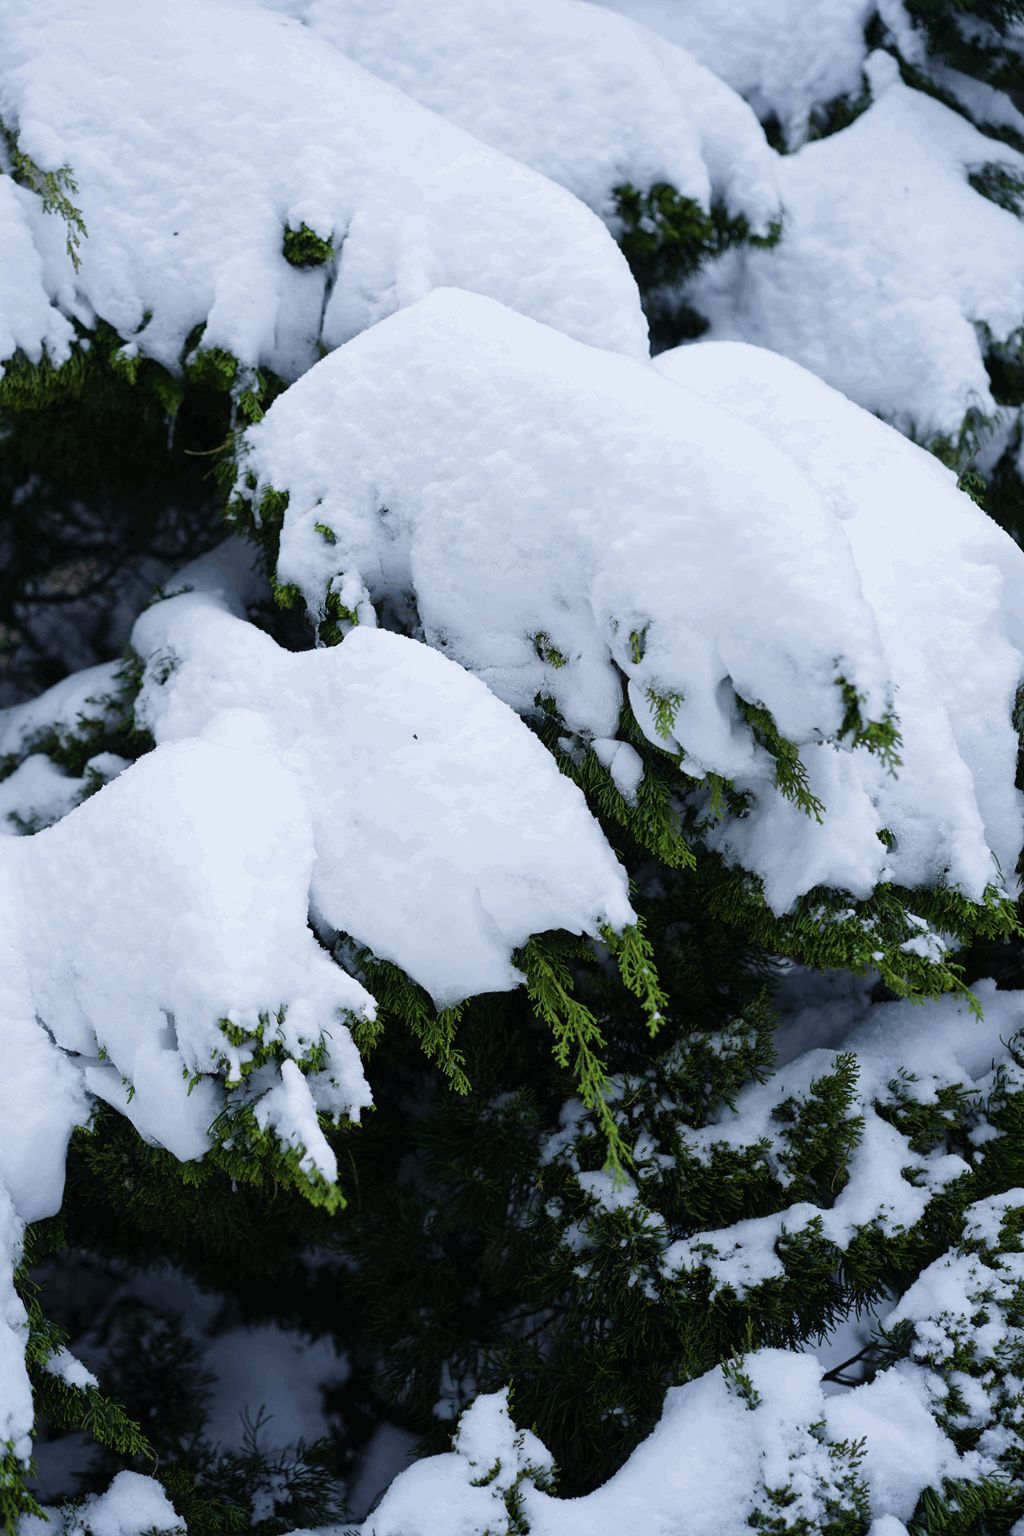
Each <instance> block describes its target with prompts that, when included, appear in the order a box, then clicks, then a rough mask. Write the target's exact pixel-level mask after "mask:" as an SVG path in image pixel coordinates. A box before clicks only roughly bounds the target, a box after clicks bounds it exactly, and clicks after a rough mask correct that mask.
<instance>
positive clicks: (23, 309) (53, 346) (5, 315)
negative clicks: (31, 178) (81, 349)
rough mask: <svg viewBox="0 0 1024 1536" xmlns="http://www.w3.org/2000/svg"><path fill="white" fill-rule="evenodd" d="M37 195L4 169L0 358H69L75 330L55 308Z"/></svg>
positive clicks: (1, 181) (0, 208)
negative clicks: (35, 232)
mask: <svg viewBox="0 0 1024 1536" xmlns="http://www.w3.org/2000/svg"><path fill="white" fill-rule="evenodd" d="M34 201H35V199H34V197H33V194H32V193H30V192H27V191H26V190H25V189H24V188H23V187H19V186H16V185H15V184H14V182H13V181H12V180H11V178H10V177H9V176H4V175H2V174H0V363H2V362H3V361H4V360H5V359H6V358H9V357H10V356H11V355H12V354H13V353H14V352H16V351H18V350H19V349H20V350H21V351H22V352H24V353H25V355H26V357H27V358H28V359H29V361H30V362H33V363H38V362H39V361H40V359H41V358H42V356H43V353H44V351H45V352H46V353H47V355H48V356H49V357H50V358H52V360H53V361H54V362H56V363H62V362H64V361H65V360H66V358H67V357H68V354H69V352H70V348H71V342H72V340H73V338H74V329H73V327H72V325H71V322H70V320H69V319H68V318H67V316H65V315H62V314H61V313H60V312H59V311H58V310H56V309H54V307H53V306H52V304H51V303H50V298H49V295H48V293H47V290H46V287H45V285H44V281H43V261H42V257H41V255H40V253H39V251H38V250H37V249H36V246H35V244H34V242H33V238H32V216H33V214H34V212H35V209H34V207H33V204H34Z"/></svg>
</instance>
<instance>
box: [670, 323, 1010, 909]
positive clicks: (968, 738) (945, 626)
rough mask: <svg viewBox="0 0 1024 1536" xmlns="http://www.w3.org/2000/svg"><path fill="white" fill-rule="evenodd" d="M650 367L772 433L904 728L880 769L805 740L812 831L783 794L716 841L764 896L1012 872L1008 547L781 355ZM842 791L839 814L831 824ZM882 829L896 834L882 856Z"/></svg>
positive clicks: (757, 353) (709, 345) (881, 429)
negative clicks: (804, 490)
mask: <svg viewBox="0 0 1024 1536" xmlns="http://www.w3.org/2000/svg"><path fill="white" fill-rule="evenodd" d="M657 367H658V368H659V369H660V370H661V372H663V373H664V374H665V375H667V376H668V377H669V378H671V379H673V380H674V381H675V382H677V383H679V384H681V385H684V386H685V387H686V389H687V390H688V391H692V392H693V393H694V394H697V395H699V396H700V397H701V399H702V400H704V401H706V402H707V403H709V404H711V405H714V406H717V407H720V408H723V409H725V410H727V411H729V412H730V413H731V414H732V415H734V416H735V417H736V418H738V419H739V420H741V421H742V422H743V423H744V424H745V425H747V426H753V427H756V428H757V429H758V430H759V431H761V432H763V433H764V434H765V435H766V436H768V437H771V439H772V441H773V442H774V443H776V444H777V445H778V447H779V448H781V449H782V450H784V451H785V452H786V453H787V454H788V455H789V456H790V457H791V458H792V459H793V460H794V461H795V463H796V464H797V465H798V466H799V468H800V469H801V470H802V471H803V472H804V473H805V474H806V475H807V476H808V478H809V479H810V480H811V481H812V482H813V483H814V484H815V485H816V486H817V487H818V490H819V494H821V495H822V497H823V498H824V499H825V500H826V502H827V504H828V505H829V507H830V508H831V511H832V513H833V515H834V517H835V518H836V519H837V521H838V522H839V524H840V526H841V528H842V530H843V533H844V535H845V537H846V539H847V541H848V543H849V547H850V549H851V552H852V555H853V559H854V563H855V566H856V569H857V574H858V578H859V584H860V587H861V590H862V592H863V594H864V596H865V598H866V600H867V602H868V603H869V604H870V607H871V610H872V612H873V614H874V616H875V621H876V623H877V625H878V630H879V635H880V639H881V643H882V646H883V648H884V653H885V655H886V658H887V670H888V674H889V676H890V677H891V678H892V679H893V681H894V685H895V702H896V711H897V714H898V717H899V725H900V732H901V735H902V738H903V744H902V747H901V749H900V756H901V759H902V763H901V766H900V768H899V770H898V773H897V774H896V776H895V777H892V776H890V775H888V774H885V773H879V772H877V771H876V767H875V765H874V764H873V763H871V762H870V761H868V760H866V759H865V755H864V754H859V758H860V761H859V762H858V761H857V756H858V755H855V756H854V759H853V761H852V762H851V761H850V759H849V757H848V756H846V755H843V756H842V757H841V756H840V754H838V753H837V752H836V751H835V749H834V748H833V747H831V746H829V745H820V746H817V747H810V748H808V749H807V751H806V752H805V762H806V763H807V765H808V768H809V771H810V776H811V781H812V785H813V787H814V789H815V792H816V793H817V794H818V795H819V797H820V798H821V799H822V800H824V802H825V805H826V808H827V809H826V815H825V820H824V823H823V825H821V826H819V825H818V824H817V823H815V822H814V821H812V820H811V819H810V818H808V817H801V816H798V815H794V814H793V812H792V810H790V809H789V808H788V807H785V806H782V805H779V806H777V807H773V808H772V810H771V812H770V813H769V817H770V819H769V820H768V822H767V824H766V823H765V820H764V818H765V814H766V813H765V810H764V809H763V808H762V807H759V808H758V809H757V810H756V811H755V813H754V814H753V815H752V816H751V817H749V818H748V819H747V820H745V821H743V822H736V823H732V824H730V825H729V826H727V827H726V828H723V830H722V832H721V834H720V836H719V838H718V844H719V846H721V847H722V848H723V849H724V850H726V851H728V852H730V853H731V854H733V855H734V856H735V857H737V858H739V859H740V861H741V862H743V863H744V864H747V865H749V866H752V867H755V868H757V869H758V870H759V872H761V873H762V874H763V876H764V878H765V880H766V882H767V885H768V888H769V891H772V890H775V891H776V892H778V893H779V894H778V895H777V896H776V898H775V899H776V900H778V901H783V900H784V893H785V892H786V891H788V890H794V889H798V888H799V887H800V885H803V886H804V887H805V888H806V886H807V885H813V884H814V883H815V879H816V878H819V877H822V876H823V877H824V878H825V879H826V881H827V883H840V884H843V885H845V886H846V888H847V889H850V890H852V891H854V892H856V893H857V894H865V893H866V891H867V890H868V889H870V888H871V886H872V885H873V884H874V883H875V882H876V881H877V880H879V879H881V878H884V874H885V871H886V869H887V868H888V870H889V871H890V872H891V874H892V875H893V876H895V878H896V879H897V880H898V881H899V882H900V883H901V884H903V885H907V886H921V885H929V884H933V883H941V882H943V881H948V882H949V883H950V884H954V885H957V884H958V885H960V886H961V887H962V889H964V890H965V891H968V892H970V893H972V894H974V895H977V894H979V893H980V891H981V890H982V889H983V888H984V885H985V884H986V883H987V882H992V883H993V884H1000V883H1001V882H1002V881H1003V880H1004V879H1006V878H1009V876H1010V873H1011V871H1012V870H1013V868H1014V866H1015V864H1016V859H1017V853H1018V850H1019V847H1020V843H1021V820H1020V817H1021V801H1020V796H1019V795H1018V793H1017V791H1016V790H1015V788H1014V773H1015V763H1016V753H1017V742H1016V733H1015V732H1014V730H1013V728H1012V725H1011V719H1010V717H1011V713H1012V709H1013V700H1014V696H1015V691H1016V688H1017V686H1018V683H1019V681H1020V677H1021V660H1020V653H1021V651H1022V650H1024V629H1022V626H1021V617H1020V615H1021V608H1020V599H1019V595H1018V594H1019V593H1020V591H1021V581H1022V576H1024V569H1022V564H1021V561H1020V558H1019V555H1018V551H1017V549H1016V547H1015V546H1014V545H1013V544H1011V542H1010V540H1009V539H1007V538H1006V537H1005V536H1004V535H1003V533H1002V532H1001V530H999V529H998V528H997V527H996V526H995V525H994V524H993V523H992V522H991V521H990V520H989V519H988V518H987V517H985V515H984V514H983V513H982V512H981V511H980V510H979V509H978V508H977V507H975V506H974V505H973V503H971V502H970V500H969V498H967V497H966V496H964V495H962V494H961V493H960V492H958V491H957V490H956V489H955V482H954V476H953V475H952V473H951V472H950V471H949V470H947V469H945V468H944V467H943V466H942V465H941V464H939V463H938V462H937V460H935V459H934V458H933V457H932V456H931V455H930V454H927V453H925V452H923V451H922V450H920V449H918V448H916V447H914V446H913V445H911V444H908V443H906V442H905V441H903V440H902V439H901V438H900V437H899V436H898V435H897V434H896V433H895V432H893V431H891V430H890V429H889V428H887V427H886V426H885V425H884V424H883V423H881V422H879V421H876V420H875V419H874V418H873V417H871V416H869V415H868V414H867V413H866V412H864V411H858V410H856V409H854V408H853V407H851V405H850V402H849V401H848V400H845V399H844V398H843V397H842V396H841V395H840V394H838V393H837V392H836V391H835V390H834V389H830V388H829V387H828V386H827V385H826V384H823V383H822V382H821V381H820V380H819V379H817V378H815V377H814V375H813V374H811V373H810V372H808V371H806V370H805V369H802V368H800V367H798V366H796V365H795V364H794V363H791V362H789V361H788V360H786V359H784V358H781V357H778V356H776V355H775V354H773V353H771V352H769V351H767V350H765V349H763V348H757V347H752V346H747V345H743V344H741V343H727V342H721V343H716V342H700V343H697V344H696V345H694V346H689V347H679V348H677V349H676V350H675V351H673V352H668V353H664V354H662V356H661V357H659V358H658V360H657ZM839 796H844V797H845V799H846V803H847V806H848V807H849V810H848V812H847V815H846V816H843V817H841V818H838V819H837V818H836V816H835V814H834V804H833V803H834V801H835V800H836V799H837V798H838V797H839ZM851 802H852V803H851ZM925 806H927V811H925V809H924V808H925ZM858 807H859V810H860V812H861V813H862V814H860V815H856V819H855V812H856V808H858ZM782 822H784V823H785V824H786V833H785V836H781V835H780V823H782ZM880 827H885V828H887V829H888V830H889V831H890V832H891V833H892V834H893V835H894V836H895V839H896V843H895V849H894V850H893V852H891V853H886V850H885V849H883V848H882V846H881V844H880V843H879V842H878V839H877V836H876V833H877V831H878V829H879V828H880ZM840 871H842V874H843V878H841V879H840V880H838V881H836V878H835V877H836V875H837V874H839V873H840ZM829 876H831V879H830V878H829Z"/></svg>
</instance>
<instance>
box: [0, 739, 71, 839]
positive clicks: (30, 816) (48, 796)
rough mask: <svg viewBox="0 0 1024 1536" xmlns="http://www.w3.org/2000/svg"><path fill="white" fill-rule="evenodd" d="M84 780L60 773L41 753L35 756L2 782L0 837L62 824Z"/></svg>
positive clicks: (26, 759)
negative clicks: (38, 827) (46, 824)
mask: <svg viewBox="0 0 1024 1536" xmlns="http://www.w3.org/2000/svg"><path fill="white" fill-rule="evenodd" d="M84 788H85V780H84V779H74V778H71V777H70V776H69V775H68V774H66V773H61V771H60V769H59V768H58V767H57V766H56V764H54V763H52V762H51V761H50V759H49V758H48V757H45V756H44V755H43V754H42V753H41V752H33V753H31V754H30V755H29V756H28V757H26V758H25V759H24V761H23V762H21V763H19V764H18V766H17V768H16V769H15V770H14V772H13V773H12V774H10V775H9V776H8V777H7V778H6V779H0V834H3V833H5V832H6V833H10V834H12V835H13V834H15V833H17V832H19V831H21V830H23V828H22V827H21V826H19V822H23V823H26V824H28V826H29V829H30V830H31V829H32V826H33V824H34V823H36V822H39V823H44V824H45V823H49V822H53V821H59V820H60V818H61V817H62V816H65V815H66V814H67V812H68V811H70V810H71V807H72V806H73V805H75V804H76V803H77V801H78V798H79V796H80V795H81V793H82V790H83V789H84Z"/></svg>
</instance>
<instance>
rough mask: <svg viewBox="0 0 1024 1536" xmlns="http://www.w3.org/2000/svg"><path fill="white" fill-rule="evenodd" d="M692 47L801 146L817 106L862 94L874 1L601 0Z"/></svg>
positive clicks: (684, 45) (656, 30) (763, 114)
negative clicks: (868, 25) (866, 33)
mask: <svg viewBox="0 0 1024 1536" xmlns="http://www.w3.org/2000/svg"><path fill="white" fill-rule="evenodd" d="M598 3H599V4H602V5H606V6H609V7H610V8H611V9H612V10H615V11H621V12H623V13H624V14H625V15H627V16H630V17H633V18H634V19H635V20H636V21H640V22H643V23H644V25H645V26H648V27H650V28H651V29H652V30H653V31H655V32H660V33H661V35H662V36H663V37H666V38H668V39H669V41H671V42H673V43H676V44H678V45H679V46H680V47H681V48H687V49H689V50H690V52H691V53H693V54H694V55H695V56H696V57H697V58H698V59H699V60H700V61H701V63H702V64H705V65H706V66H707V67H708V69H710V70H713V71H714V73H715V74H716V75H718V76H719V78H720V79H722V80H725V81H726V82H727V83H728V84H729V85H731V86H732V88H733V90H735V91H739V93H740V94H741V95H742V96H744V97H746V99H747V100H748V101H749V102H750V103H751V105H752V106H753V108H754V110H755V111H756V112H757V113H758V115H759V116H760V117H762V118H767V117H769V116H774V117H777V118H778V119H779V121H780V123H781V124H782V128H783V132H784V133H785V135H786V139H787V142H788V143H789V144H790V145H795V144H799V143H800V142H801V141H802V140H803V138H804V136H805V134H806V132H807V125H808V119H809V117H810V115H811V112H812V111H813V109H814V108H815V107H816V106H820V105H822V104H824V103H826V102H829V101H832V100H833V99H834V98H835V97H837V96H849V95H856V94H857V93H858V91H859V90H860V88H861V67H862V65H863V62H864V56H865V53H866V52H867V49H866V47H865V43H864V28H865V25H866V23H867V22H868V20H869V19H870V17H871V16H872V14H873V12H874V11H875V9H876V7H875V4H874V3H873V0H598Z"/></svg>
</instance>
